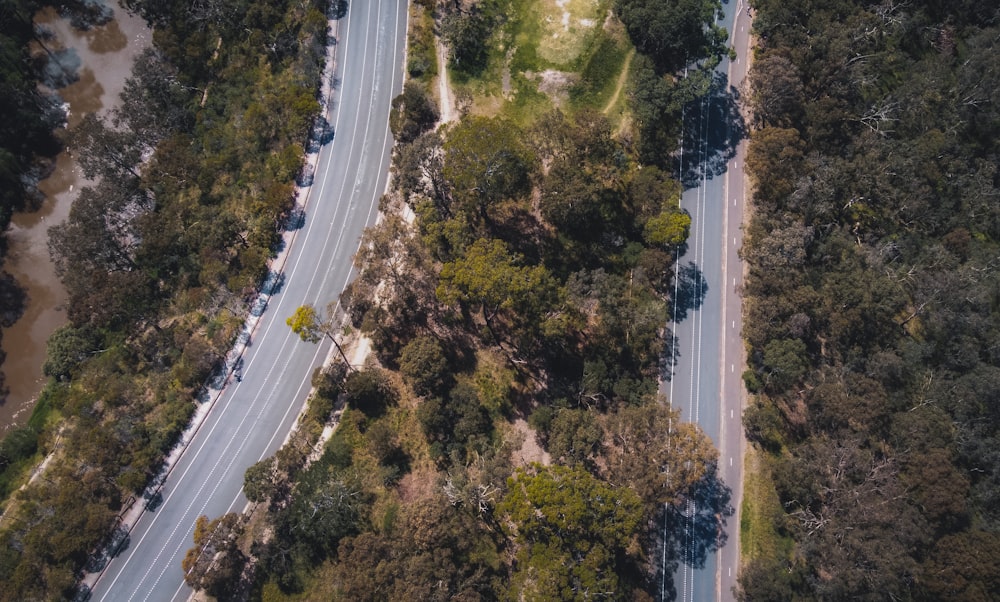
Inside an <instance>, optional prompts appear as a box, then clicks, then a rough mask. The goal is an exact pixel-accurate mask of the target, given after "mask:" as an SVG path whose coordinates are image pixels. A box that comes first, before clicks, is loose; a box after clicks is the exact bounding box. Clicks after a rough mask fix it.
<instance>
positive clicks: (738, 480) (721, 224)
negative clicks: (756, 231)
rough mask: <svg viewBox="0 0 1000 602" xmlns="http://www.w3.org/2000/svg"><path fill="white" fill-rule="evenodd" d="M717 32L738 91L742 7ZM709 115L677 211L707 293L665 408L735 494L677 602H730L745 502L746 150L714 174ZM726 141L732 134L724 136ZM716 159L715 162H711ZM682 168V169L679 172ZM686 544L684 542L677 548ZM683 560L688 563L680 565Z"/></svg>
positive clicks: (686, 324)
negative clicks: (706, 449) (677, 416)
mask: <svg viewBox="0 0 1000 602" xmlns="http://www.w3.org/2000/svg"><path fill="white" fill-rule="evenodd" d="M723 11H724V17H723V18H722V19H721V20H720V21H719V24H720V25H722V26H724V27H726V28H727V30H728V31H729V32H730V37H729V44H730V46H731V47H733V48H734V49H736V52H737V58H736V60H734V61H730V60H728V59H724V60H723V61H722V63H721V64H720V65H719V67H718V69H717V72H720V73H722V74H724V75H726V77H727V80H728V85H727V87H729V86H732V87H735V88H737V89H739V88H740V86H741V84H742V82H743V79H744V77H745V75H746V71H747V59H748V56H749V46H750V44H749V32H750V16H749V14H748V12H747V5H746V0H729V1H728V2H726V3H724V4H723ZM723 117H724V116H723V115H721V114H720V113H719V112H718V111H715V110H707V111H701V112H700V113H699V115H698V117H697V118H696V122H695V123H690V124H688V127H689V128H691V129H693V131H695V132H697V135H696V136H694V138H691V137H687V138H685V142H684V144H685V145H688V146H689V147H690V146H691V145H694V146H695V147H696V148H688V149H686V150H687V153H686V155H685V157H686V158H687V157H691V156H695V157H697V161H698V162H699V165H698V169H697V170H696V171H698V172H699V174H700V175H699V177H698V182H697V184H696V185H694V186H688V187H687V189H686V190H685V191H684V193H683V196H682V198H681V206H682V207H684V208H685V209H687V210H688V212H689V213H690V214H691V218H692V219H691V235H690V237H689V239H688V248H687V251H686V253H685V255H684V256H682V257H681V258H680V261H679V262H678V264H679V266H680V268H681V270H684V269H685V267H691V266H693V267H695V268H697V270H698V271H700V276H701V278H702V279H703V280H702V282H703V283H704V285H705V294H704V297H703V298H702V299H701V302H700V305H698V306H696V307H694V308H692V309H689V310H688V311H687V313H686V315H685V316H684V318H683V319H678V321H677V322H676V323H675V324H674V325H673V326H674V328H673V331H674V335H675V336H676V337H677V358H676V360H677V363H676V365H675V367H674V371H673V375H672V378H671V381H670V383H667V384H665V386H664V388H665V389H667V391H668V395H669V398H670V400H671V404H672V405H673V406H674V407H675V408H679V409H680V410H681V412H682V417H683V418H684V419H685V420H690V421H694V422H697V423H698V424H699V425H700V426H701V427H702V429H703V430H704V431H705V433H706V434H708V435H709V437H711V438H712V441H713V442H714V443H715V446H716V448H717V449H718V450H719V464H718V467H719V471H718V476H719V478H720V479H721V480H722V482H723V483H724V484H725V485H726V486H728V487H729V488H730V489H731V491H732V499H731V502H730V503H731V506H732V507H733V508H734V510H735V511H736V512H735V514H733V515H732V516H729V517H727V518H726V526H725V529H724V531H725V536H726V543H725V545H723V547H722V548H721V549H719V550H718V551H717V552H714V553H712V552H710V553H709V554H708V556H707V557H706V558H704V566H701V565H700V559H697V558H693V557H692V555H693V554H692V553H691V552H690V550H687V551H685V550H682V558H681V564H680V567H679V568H678V570H677V572H676V573H675V574H674V587H675V589H676V592H677V599H678V600H681V601H683V602H693V601H703V600H733V599H735V596H734V594H733V587H734V586H735V584H736V577H737V573H738V569H739V524H740V519H739V508H740V503H741V501H742V495H743V491H742V489H743V482H742V479H743V477H742V469H743V445H744V437H743V427H742V423H741V415H742V409H743V399H744V390H743V382H742V372H743V365H744V358H743V340H742V338H741V336H740V331H741V329H742V308H741V298H740V295H739V294H738V291H739V290H740V287H741V284H742V281H743V267H742V262H741V260H740V258H739V255H738V250H739V248H740V245H741V244H742V240H743V232H742V223H743V206H744V202H745V199H746V196H745V195H746V191H745V190H744V174H743V162H744V157H745V146H746V145H745V143H743V142H741V143H740V144H739V145H738V146H737V148H736V149H735V151H736V152H735V154H734V155H733V157H732V158H730V159H729V160H728V162H727V164H726V166H725V169H724V170H723V171H722V173H720V174H716V175H712V173H711V170H709V169H707V167H706V164H705V162H706V160H710V159H711V158H712V157H713V153H712V149H711V148H709V147H710V146H711V143H710V140H709V139H710V138H711V137H712V136H713V134H712V132H717V131H718V130H719V129H720V128H730V124H728V123H725V122H723ZM728 131H729V132H730V133H731V129H729V130H728ZM716 156H717V155H716ZM682 167H685V168H687V167H689V166H682ZM684 543H685V545H687V543H686V542H684ZM685 552H686V553H687V554H688V555H687V557H685Z"/></svg>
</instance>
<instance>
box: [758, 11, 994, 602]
mask: <svg viewBox="0 0 1000 602" xmlns="http://www.w3.org/2000/svg"><path fill="white" fill-rule="evenodd" d="M754 7H755V9H756V11H757V12H756V17H755V19H754V28H755V31H756V33H757V34H758V36H759V39H760V48H759V49H758V51H757V56H756V57H755V63H754V66H753V69H752V70H751V74H750V75H751V84H750V86H749V98H748V100H749V102H750V106H751V109H752V113H753V116H754V120H755V126H756V129H755V131H754V132H753V133H752V135H751V138H750V143H749V149H748V154H747V169H748V171H749V172H750V175H751V178H752V180H753V184H754V202H755V206H756V207H755V212H754V218H753V221H752V223H751V224H750V226H749V228H748V230H747V233H748V237H747V243H746V246H745V248H744V256H745V257H746V259H747V261H748V263H749V276H748V280H747V286H746V293H747V297H748V303H747V316H746V319H745V324H746V327H745V330H744V334H745V336H746V337H747V340H748V343H749V345H750V354H749V355H750V364H751V371H750V372H748V373H747V374H746V380H747V384H748V386H749V387H750V388H751V389H752V390H754V391H757V392H759V394H760V395H759V397H758V399H757V400H756V401H755V403H754V404H753V405H752V406H751V408H750V410H748V412H747V413H746V415H745V416H744V421H745V424H746V426H747V433H748V436H749V437H750V438H751V440H754V441H756V442H757V443H758V444H760V445H761V447H762V448H763V449H765V450H766V451H767V452H768V455H767V462H766V467H765V470H764V472H765V474H769V475H770V476H771V477H772V479H773V487H774V493H775V494H776V498H777V503H778V504H779V505H778V506H776V507H777V513H776V516H775V517H773V519H772V520H773V522H774V524H773V525H771V526H770V527H771V528H773V529H774V532H775V534H776V536H777V537H779V538H781V539H782V540H783V541H784V542H786V543H787V545H780V546H775V549H774V550H772V551H771V553H770V554H766V555H764V556H762V557H757V558H754V559H753V560H752V561H751V563H750V564H749V566H748V567H747V569H746V570H745V571H744V573H743V574H742V576H741V586H742V589H743V592H742V596H743V597H744V598H745V599H748V600H754V599H795V598H800V599H802V598H808V599H813V598H822V599H863V598H883V597H891V598H894V599H916V600H932V599H942V598H948V599H970V600H971V599H983V598H980V597H979V596H980V595H981V592H985V591H987V590H988V589H989V588H990V587H991V586H990V584H991V582H992V580H993V577H994V576H995V573H996V571H995V568H994V567H992V566H990V564H989V562H988V561H984V560H983V559H984V558H986V556H983V555H981V553H982V554H988V553H989V552H986V550H992V549H993V548H994V547H995V541H994V538H993V535H994V534H995V533H996V531H997V528H998V525H1000V522H998V521H1000V514H998V513H997V511H996V508H997V505H996V503H997V501H998V500H1000V493H998V492H1000V478H998V471H997V470H996V469H995V466H996V459H997V456H996V453H995V451H993V450H995V446H996V443H997V441H998V433H1000V430H998V425H1000V422H998V420H997V418H998V416H997V413H996V407H997V405H996V403H994V400H995V399H996V394H997V391H1000V388H998V387H997V383H998V382H1000V381H998V379H997V374H998V366H1000V364H998V360H1000V357H998V356H997V354H996V353H994V349H995V338H996V336H997V333H998V324H1000V321H998V319H997V312H996V307H995V304H993V303H992V302H991V301H989V299H992V297H993V293H992V292H991V291H993V290H995V288H996V286H997V282H998V281H997V273H996V270H995V269H994V265H995V263H996V256H997V252H998V249H1000V247H998V243H997V241H998V240H1000V229H998V228H997V219H996V218H997V206H996V203H995V200H996V190H997V185H998V180H997V177H996V174H997V172H996V169H995V165H996V163H997V159H998V147H997V140H998V139H1000V138H998V137H997V134H998V132H1000V129H998V127H1000V113H998V112H997V108H996V106H995V105H994V104H993V103H991V102H987V101H986V96H985V95H984V88H983V86H991V85H994V84H995V83H996V81H997V75H998V72H997V69H996V67H995V66H994V65H995V64H996V63H997V50H998V47H997V39H998V37H997V36H998V23H1000V14H998V13H997V11H996V7H995V6H992V7H986V6H983V5H981V4H977V5H976V6H973V5H972V4H968V3H950V4H948V3H940V2H922V1H918V2H910V3H905V4H901V3H875V4H872V3H868V2H854V1H852V0H838V1H835V2H800V3H788V2H780V1H772V0H764V1H761V2H755V3H754ZM972 542H976V543H975V544H973V543H972ZM973 547H976V548H978V551H977V552H973V551H972V550H973Z"/></svg>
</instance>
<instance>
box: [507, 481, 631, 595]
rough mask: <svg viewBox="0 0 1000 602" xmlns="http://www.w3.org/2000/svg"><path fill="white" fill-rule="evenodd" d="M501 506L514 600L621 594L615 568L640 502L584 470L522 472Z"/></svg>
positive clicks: (629, 540)
mask: <svg viewBox="0 0 1000 602" xmlns="http://www.w3.org/2000/svg"><path fill="white" fill-rule="evenodd" d="M508 489H509V492H508V494H507V495H506V496H505V497H504V499H503V500H502V501H501V502H500V504H498V506H497V514H498V515H499V516H500V517H501V520H502V523H501V524H502V525H503V528H504V531H505V532H507V533H508V534H509V535H510V536H511V537H512V538H513V540H514V543H515V546H516V548H515V549H516V554H517V564H516V565H515V569H514V574H513V575H512V577H511V587H512V588H513V591H512V592H511V598H514V599H525V600H586V599H589V598H590V597H592V596H601V597H611V598H615V597H622V596H624V595H625V587H624V585H625V584H623V583H622V582H621V581H620V578H619V575H618V572H617V570H619V569H620V568H621V563H622V562H623V561H624V560H625V558H626V556H627V552H626V548H628V546H629V544H630V543H631V542H632V541H633V540H634V538H635V537H636V536H637V534H638V529H639V525H640V523H641V521H642V504H641V502H640V500H639V498H638V497H637V496H636V495H635V493H633V492H632V491H631V490H630V489H625V488H615V487H612V486H610V485H608V484H606V483H604V482H602V481H600V480H598V479H597V478H595V477H594V476H593V475H591V474H590V473H588V472H587V471H585V470H584V469H582V468H570V467H566V466H559V465H553V466H539V465H537V464H535V465H532V466H531V467H530V468H527V469H526V468H519V469H518V470H517V472H516V473H515V474H514V476H513V477H512V478H511V479H510V480H509V481H508Z"/></svg>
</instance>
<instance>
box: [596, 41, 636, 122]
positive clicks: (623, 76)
mask: <svg viewBox="0 0 1000 602" xmlns="http://www.w3.org/2000/svg"><path fill="white" fill-rule="evenodd" d="M634 56H635V50H630V51H629V53H628V56H627V57H625V64H623V65H622V72H621V73H619V74H618V84H617V85H616V86H615V93H614V94H612V95H611V100H609V101H608V104H607V106H605V107H604V108H603V109H602V110H601V113H604V114H605V115H607V114H608V113H610V112H611V109H613V108H614V106H615V104H616V103H617V102H618V98H619V97H620V96H621V94H622V90H623V89H624V88H625V82H626V81H628V70H629V67H631V66H632V58H633V57H634Z"/></svg>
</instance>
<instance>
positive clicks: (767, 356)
mask: <svg viewBox="0 0 1000 602" xmlns="http://www.w3.org/2000/svg"><path fill="white" fill-rule="evenodd" d="M763 366H764V375H765V381H766V382H765V384H766V386H767V388H768V389H769V390H771V391H774V392H777V393H781V392H784V391H787V390H788V389H789V387H791V386H792V385H794V384H796V383H798V382H799V381H800V380H801V379H802V377H803V376H805V374H806V370H808V369H809V358H808V356H807V355H806V344H805V343H803V342H802V339H774V340H773V341H770V342H769V343H768V344H767V345H765V346H764V359H763Z"/></svg>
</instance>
